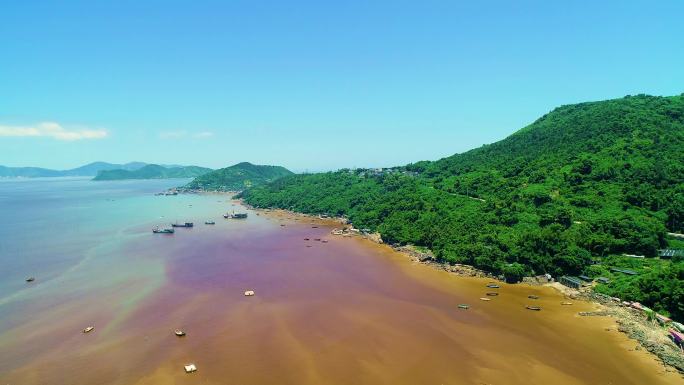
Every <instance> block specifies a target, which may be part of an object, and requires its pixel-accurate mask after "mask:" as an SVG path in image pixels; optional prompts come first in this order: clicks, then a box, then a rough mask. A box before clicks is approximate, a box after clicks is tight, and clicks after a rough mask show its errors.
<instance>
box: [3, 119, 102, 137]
mask: <svg viewBox="0 0 684 385" xmlns="http://www.w3.org/2000/svg"><path fill="white" fill-rule="evenodd" d="M108 135H109V133H108V132H107V130H104V129H90V128H86V127H73V128H70V129H67V128H64V127H63V126H61V125H60V124H59V123H55V122H43V123H38V124H36V125H32V126H5V125H1V124H0V137H2V136H13V137H27V136H35V137H48V138H52V139H57V140H66V141H74V140H82V139H102V138H106V137H107V136H108Z"/></svg>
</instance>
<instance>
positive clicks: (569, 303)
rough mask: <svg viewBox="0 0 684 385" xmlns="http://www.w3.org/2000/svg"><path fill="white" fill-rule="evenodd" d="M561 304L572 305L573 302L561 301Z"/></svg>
mask: <svg viewBox="0 0 684 385" xmlns="http://www.w3.org/2000/svg"><path fill="white" fill-rule="evenodd" d="M561 305H563V306H570V305H572V302H561Z"/></svg>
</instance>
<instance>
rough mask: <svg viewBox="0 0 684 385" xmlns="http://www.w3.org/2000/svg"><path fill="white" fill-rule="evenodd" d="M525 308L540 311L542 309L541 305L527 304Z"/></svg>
mask: <svg viewBox="0 0 684 385" xmlns="http://www.w3.org/2000/svg"><path fill="white" fill-rule="evenodd" d="M525 309H527V310H534V311H539V310H541V308H540V307H539V306H530V305H527V306H525Z"/></svg>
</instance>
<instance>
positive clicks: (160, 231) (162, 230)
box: [152, 227, 176, 234]
mask: <svg viewBox="0 0 684 385" xmlns="http://www.w3.org/2000/svg"><path fill="white" fill-rule="evenodd" d="M152 232H153V233H155V234H173V233H175V232H176V230H174V229H173V228H172V227H164V228H159V227H155V228H154V229H152Z"/></svg>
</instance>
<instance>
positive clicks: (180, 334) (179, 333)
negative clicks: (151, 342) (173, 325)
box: [173, 329, 185, 337]
mask: <svg viewBox="0 0 684 385" xmlns="http://www.w3.org/2000/svg"><path fill="white" fill-rule="evenodd" d="M173 334H175V335H177V336H178V337H183V336H184V335H185V332H184V331H182V330H180V329H176V330H175V331H174V332H173Z"/></svg>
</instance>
